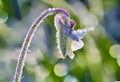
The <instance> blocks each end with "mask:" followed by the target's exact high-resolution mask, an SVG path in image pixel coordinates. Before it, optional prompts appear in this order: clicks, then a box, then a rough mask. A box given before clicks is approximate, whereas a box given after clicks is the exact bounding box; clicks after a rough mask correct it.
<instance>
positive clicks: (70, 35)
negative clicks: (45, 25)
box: [54, 14, 94, 59]
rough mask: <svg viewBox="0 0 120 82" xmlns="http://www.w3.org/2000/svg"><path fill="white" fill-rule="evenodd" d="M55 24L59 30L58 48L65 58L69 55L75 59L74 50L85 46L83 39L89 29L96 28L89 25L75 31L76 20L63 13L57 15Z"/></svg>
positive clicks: (57, 35) (57, 34)
mask: <svg viewBox="0 0 120 82" xmlns="http://www.w3.org/2000/svg"><path fill="white" fill-rule="evenodd" d="M54 24H55V27H56V30H57V33H56V38H57V44H58V49H59V52H60V54H61V56H62V58H65V57H66V56H67V55H68V56H69V57H70V58H71V59H73V58H74V53H73V51H76V50H78V49H80V48H82V47H83V46H84V43H83V41H82V40H81V39H82V38H83V37H84V36H85V35H86V33H87V32H88V31H90V30H94V29H93V27H88V28H85V29H79V30H76V31H75V30H74V27H75V25H76V22H75V21H74V20H72V19H70V18H69V17H66V16H65V15H62V14H57V15H56V16H55V20H54Z"/></svg>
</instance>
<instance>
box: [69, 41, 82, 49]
mask: <svg viewBox="0 0 120 82" xmlns="http://www.w3.org/2000/svg"><path fill="white" fill-rule="evenodd" d="M83 46H84V43H83V41H82V40H79V42H77V41H73V42H72V44H71V49H72V51H76V50H78V49H81V48H82V47H83Z"/></svg>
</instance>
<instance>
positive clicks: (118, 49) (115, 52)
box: [109, 45, 120, 58]
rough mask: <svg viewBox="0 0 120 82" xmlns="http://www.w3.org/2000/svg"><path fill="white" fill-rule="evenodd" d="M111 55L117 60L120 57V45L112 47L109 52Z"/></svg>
mask: <svg viewBox="0 0 120 82" xmlns="http://www.w3.org/2000/svg"><path fill="white" fill-rule="evenodd" d="M109 53H110V55H111V56H112V57H113V58H117V57H118V55H120V45H113V46H111V47H110V50H109Z"/></svg>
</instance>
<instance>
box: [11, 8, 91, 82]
mask: <svg viewBox="0 0 120 82" xmlns="http://www.w3.org/2000/svg"><path fill="white" fill-rule="evenodd" d="M54 13H60V14H57V15H56V16H55V21H54V24H55V27H56V30H57V34H56V38H57V44H58V49H59V52H60V54H61V57H62V58H65V57H66V56H67V55H68V56H69V57H70V58H71V59H73V58H74V54H73V51H75V50H78V49H80V48H82V47H83V42H82V40H81V39H82V38H83V37H84V36H85V35H86V33H87V32H88V31H90V30H93V28H92V27H88V28H85V29H79V30H76V31H75V30H74V26H75V25H76V22H75V21H74V20H72V19H70V15H69V13H68V12H67V11H66V10H64V9H61V8H52V9H51V8H49V9H48V10H45V11H44V12H43V13H42V14H40V16H38V17H37V18H36V20H35V21H34V22H33V24H32V25H31V27H30V29H29V30H28V32H27V34H26V37H25V39H24V41H23V45H22V48H21V50H20V54H19V58H18V61H17V66H16V71H15V74H14V79H13V82H20V80H21V75H22V70H23V67H24V62H25V57H26V54H27V52H28V50H29V47H30V43H31V40H32V38H33V35H34V33H35V31H36V30H37V27H38V26H39V24H40V23H42V21H43V20H44V19H45V18H46V17H47V16H49V15H52V14H54Z"/></svg>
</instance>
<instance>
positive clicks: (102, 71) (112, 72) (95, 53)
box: [0, 0, 120, 82]
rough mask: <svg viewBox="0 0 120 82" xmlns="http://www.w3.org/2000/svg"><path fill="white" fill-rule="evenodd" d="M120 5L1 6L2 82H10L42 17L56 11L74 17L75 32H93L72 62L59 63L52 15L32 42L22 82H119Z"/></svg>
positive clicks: (30, 2)
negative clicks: (28, 35) (23, 47)
mask: <svg viewBox="0 0 120 82" xmlns="http://www.w3.org/2000/svg"><path fill="white" fill-rule="evenodd" d="M119 5H120V1H119V0H0V82H11V81H12V79H13V76H14V72H15V66H16V62H17V58H18V53H19V52H17V51H18V50H19V49H20V47H21V45H22V42H23V40H24V37H25V34H26V32H27V30H28V29H29V27H30V25H31V24H32V22H33V21H34V20H35V18H36V17H37V16H38V15H39V14H40V13H42V11H44V10H45V9H48V8H54V7H60V8H63V9H66V10H67V11H68V12H69V13H70V16H71V18H72V19H74V20H75V21H76V22H77V25H76V27H75V29H80V28H84V27H89V26H91V25H92V26H94V27H95V31H93V32H89V33H88V34H87V36H86V38H84V39H83V40H84V44H85V45H84V47H83V48H82V49H80V50H77V51H75V52H74V53H75V58H74V59H73V60H71V59H69V58H68V57H67V58H66V59H60V58H59V57H60V56H59V54H58V50H57V48H56V35H55V34H56V29H55V28H54V15H52V16H49V17H48V18H47V19H45V20H44V22H43V23H42V24H41V25H40V26H39V27H40V28H38V31H37V32H36V33H35V36H34V39H33V40H32V43H31V47H30V50H31V54H30V55H29V54H28V55H27V58H26V63H25V67H24V70H23V77H22V80H21V82H115V81H120V57H119V56H120V45H119V43H120V32H119V30H120V28H119V27H120V7H119ZM3 12H4V13H3ZM6 14H7V15H6ZM1 21H2V22H1Z"/></svg>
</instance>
